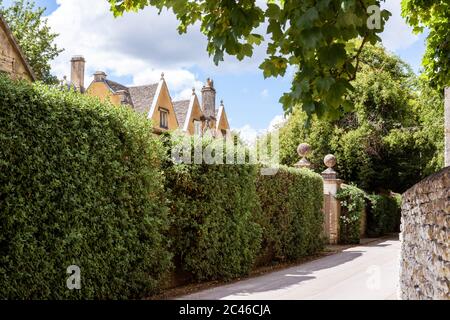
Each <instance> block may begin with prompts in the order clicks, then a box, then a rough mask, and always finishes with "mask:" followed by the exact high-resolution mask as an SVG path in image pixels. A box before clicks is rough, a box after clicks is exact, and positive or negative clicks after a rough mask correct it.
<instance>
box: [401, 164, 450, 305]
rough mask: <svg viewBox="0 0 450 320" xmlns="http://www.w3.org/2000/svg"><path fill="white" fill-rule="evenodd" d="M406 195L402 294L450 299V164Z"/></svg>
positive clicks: (402, 296) (408, 297) (413, 296)
mask: <svg viewBox="0 0 450 320" xmlns="http://www.w3.org/2000/svg"><path fill="white" fill-rule="evenodd" d="M402 198H403V200H402V201H403V203H402V225H401V234H400V240H401V245H402V251H401V259H400V297H401V298H402V299H407V300H411V299H413V300H430V299H439V300H450V248H449V244H450V243H449V242H450V230H449V228H450V167H447V168H445V169H443V170H441V171H440V172H438V173H436V174H434V175H432V176H430V177H428V178H426V179H425V180H423V181H421V182H419V183H418V184H416V185H415V186H413V187H412V188H411V189H409V190H408V191H406V192H405V193H404V194H403V197H402Z"/></svg>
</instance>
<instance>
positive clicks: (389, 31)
mask: <svg viewBox="0 0 450 320" xmlns="http://www.w3.org/2000/svg"><path fill="white" fill-rule="evenodd" d="M400 1H401V0H388V1H386V2H382V5H381V8H382V9H386V10H388V11H390V12H391V14H392V16H391V17H390V18H389V20H388V21H387V23H386V25H385V28H384V31H383V33H382V34H381V38H382V39H383V44H384V46H385V47H386V48H387V49H388V50H390V51H396V50H400V49H406V48H408V47H409V46H411V45H412V44H414V43H415V42H416V41H417V40H418V39H419V36H418V35H415V34H413V33H412V28H411V27H410V26H408V25H407V24H406V21H405V20H404V19H403V17H402V16H401V3H400Z"/></svg>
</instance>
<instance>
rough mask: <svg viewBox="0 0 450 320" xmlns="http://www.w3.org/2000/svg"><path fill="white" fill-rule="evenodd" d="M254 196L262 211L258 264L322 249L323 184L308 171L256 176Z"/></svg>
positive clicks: (288, 169) (286, 169) (281, 169)
mask: <svg viewBox="0 0 450 320" xmlns="http://www.w3.org/2000/svg"><path fill="white" fill-rule="evenodd" d="M257 192H258V195H259V199H260V202H261V208H263V209H264V211H263V214H262V215H261V216H260V219H259V224H260V225H261V227H262V230H263V241H262V250H261V253H260V258H261V260H263V261H264V262H265V261H272V260H295V259H298V258H300V257H303V256H305V255H311V254H314V253H316V252H318V251H320V249H322V245H323V241H322V240H323V239H322V233H323V212H322V206H323V181H322V178H321V177H320V176H319V175H318V174H315V173H313V172H311V171H310V170H305V169H302V170H299V169H294V168H288V167H280V168H279V170H278V172H277V173H276V174H275V175H265V176H263V175H260V176H259V177H258V179H257Z"/></svg>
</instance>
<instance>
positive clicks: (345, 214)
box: [336, 185, 366, 244]
mask: <svg viewBox="0 0 450 320" xmlns="http://www.w3.org/2000/svg"><path fill="white" fill-rule="evenodd" d="M365 196H366V194H365V192H364V191H363V190H361V189H359V188H358V187H356V186H354V185H346V186H344V187H342V188H341V189H339V191H338V193H337V195H336V198H337V199H338V200H340V201H341V206H342V211H341V216H340V220H339V238H340V239H339V242H340V243H342V244H357V243H359V242H360V230H361V218H362V215H363V213H364V208H365V204H366V203H365Z"/></svg>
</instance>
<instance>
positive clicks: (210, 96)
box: [202, 78, 216, 118]
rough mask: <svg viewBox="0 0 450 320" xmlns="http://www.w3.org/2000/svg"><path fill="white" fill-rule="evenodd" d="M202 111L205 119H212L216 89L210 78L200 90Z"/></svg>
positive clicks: (214, 111) (214, 112) (214, 109)
mask: <svg viewBox="0 0 450 320" xmlns="http://www.w3.org/2000/svg"><path fill="white" fill-rule="evenodd" d="M202 110H203V113H204V114H205V116H206V117H207V118H214V117H215V114H216V89H214V81H212V80H211V79H210V78H208V79H207V80H206V84H205V85H204V86H203V88H202Z"/></svg>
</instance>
